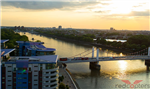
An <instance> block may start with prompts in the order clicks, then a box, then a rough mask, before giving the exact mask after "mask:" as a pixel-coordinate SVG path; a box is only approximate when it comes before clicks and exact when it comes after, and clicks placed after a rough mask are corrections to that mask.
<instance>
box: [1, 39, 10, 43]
mask: <svg viewBox="0 0 150 89" xmlns="http://www.w3.org/2000/svg"><path fill="white" fill-rule="evenodd" d="M7 41H9V39H5V40H1V43H5V42H7Z"/></svg>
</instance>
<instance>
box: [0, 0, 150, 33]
mask: <svg viewBox="0 0 150 89" xmlns="http://www.w3.org/2000/svg"><path fill="white" fill-rule="evenodd" d="M149 11H150V0H57V1H56V0H55V1H54V0H49V1H45V0H36V1H27V0H26V1H13V0H10V1H8V0H2V1H1V12H2V13H1V15H2V16H1V25H2V26H25V27H58V26H59V25H61V26H62V27H63V28H70V27H71V28H86V29H109V28H110V27H113V28H115V29H117V30H122V29H128V30H150V29H149V27H150V23H149V21H150V18H149V17H150V12H149Z"/></svg>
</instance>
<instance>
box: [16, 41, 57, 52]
mask: <svg viewBox="0 0 150 89" xmlns="http://www.w3.org/2000/svg"><path fill="white" fill-rule="evenodd" d="M16 42H17V43H25V44H24V45H25V47H26V48H27V49H28V50H37V51H56V49H54V48H46V47H45V46H43V45H42V44H44V42H29V41H16Z"/></svg>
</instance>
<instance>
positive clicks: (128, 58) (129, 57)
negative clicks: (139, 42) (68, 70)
mask: <svg viewBox="0 0 150 89" xmlns="http://www.w3.org/2000/svg"><path fill="white" fill-rule="evenodd" d="M148 59H149V60H150V56H147V55H146V56H145V55H143V56H121V57H99V59H98V60H96V57H94V58H88V60H79V59H78V60H77V59H75V58H72V59H68V60H67V61H60V60H59V61H58V62H62V63H79V62H97V61H118V60H148Z"/></svg>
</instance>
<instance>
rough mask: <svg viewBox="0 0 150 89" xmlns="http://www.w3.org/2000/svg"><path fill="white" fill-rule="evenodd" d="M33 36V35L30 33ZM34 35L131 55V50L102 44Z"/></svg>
mask: <svg viewBox="0 0 150 89" xmlns="http://www.w3.org/2000/svg"><path fill="white" fill-rule="evenodd" d="M32 34H34V33H32ZM35 34H38V35H43V36H46V37H52V38H55V39H56V38H57V39H58V40H63V41H66V42H70V43H75V44H80V45H84V46H91V47H92V46H95V47H100V48H102V49H104V50H105V49H108V50H111V51H114V52H116V53H120V52H121V53H123V54H127V53H132V51H131V50H129V49H121V48H115V47H112V46H108V45H103V44H97V43H89V42H83V41H79V40H74V39H69V38H65V37H59V36H55V35H47V34H43V33H37V32H36V33H35Z"/></svg>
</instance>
